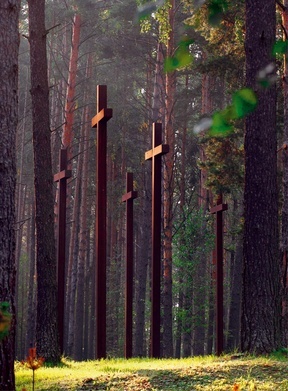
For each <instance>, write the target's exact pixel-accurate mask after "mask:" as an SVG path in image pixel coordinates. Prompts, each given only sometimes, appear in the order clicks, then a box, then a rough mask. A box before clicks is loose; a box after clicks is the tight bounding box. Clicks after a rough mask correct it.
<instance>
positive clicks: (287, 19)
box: [280, 0, 288, 346]
mask: <svg viewBox="0 0 288 391" xmlns="http://www.w3.org/2000/svg"><path fill="white" fill-rule="evenodd" d="M283 5H284V9H282V10H281V11H282V25H283V27H284V29H285V30H284V34H283V39H284V40H285V41H287V39H288V0H284V1H283ZM283 97H284V113H283V121H284V129H283V133H284V134H283V138H284V140H283V147H284V148H283V152H282V159H283V160H282V161H283V177H282V188H283V205H282V213H281V242H280V248H281V259H282V297H283V299H282V327H283V336H282V342H283V346H287V343H288V263H287V262H288V148H287V146H288V66H287V54H285V56H284V70H283Z"/></svg>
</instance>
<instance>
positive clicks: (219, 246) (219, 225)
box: [210, 194, 228, 356]
mask: <svg viewBox="0 0 288 391" xmlns="http://www.w3.org/2000/svg"><path fill="white" fill-rule="evenodd" d="M227 209H228V206H227V204H223V203H222V194H220V195H219V197H218V200H217V205H216V206H214V207H213V208H211V210H210V213H212V214H216V354H217V356H220V355H221V354H222V353H223V339H224V338H223V335H224V332H223V331H224V321H223V315H224V311H223V212H224V211H225V210H227Z"/></svg>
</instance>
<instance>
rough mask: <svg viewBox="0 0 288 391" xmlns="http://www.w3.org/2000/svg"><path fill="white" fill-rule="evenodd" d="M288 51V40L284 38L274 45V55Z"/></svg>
mask: <svg viewBox="0 0 288 391" xmlns="http://www.w3.org/2000/svg"><path fill="white" fill-rule="evenodd" d="M287 51H288V41H283V40H282V39H281V40H279V41H276V42H275V44H274V46H273V51H272V53H273V56H276V55H277V54H285V53H287Z"/></svg>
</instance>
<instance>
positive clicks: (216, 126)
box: [209, 110, 233, 137]
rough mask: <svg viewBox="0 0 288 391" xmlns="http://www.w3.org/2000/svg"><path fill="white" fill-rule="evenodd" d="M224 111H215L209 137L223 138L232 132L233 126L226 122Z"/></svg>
mask: <svg viewBox="0 0 288 391" xmlns="http://www.w3.org/2000/svg"><path fill="white" fill-rule="evenodd" d="M225 117H226V112H225V110H224V111H223V112H222V111H216V112H215V113H214V114H213V117H212V126H211V128H210V132H209V134H210V136H212V137H219V136H220V137H223V136H227V135H228V134H230V133H231V131H232V130H233V126H232V125H231V124H230V123H229V122H228V121H227V118H225Z"/></svg>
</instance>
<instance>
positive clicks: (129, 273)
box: [122, 172, 138, 358]
mask: <svg viewBox="0 0 288 391" xmlns="http://www.w3.org/2000/svg"><path fill="white" fill-rule="evenodd" d="M126 191H127V193H126V194H124V195H123V197H122V202H126V284H125V293H126V294H125V352H124V353H125V358H130V357H132V340H133V200H134V199H135V198H137V196H138V194H137V191H134V190H133V174H132V172H127V173H126Z"/></svg>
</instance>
